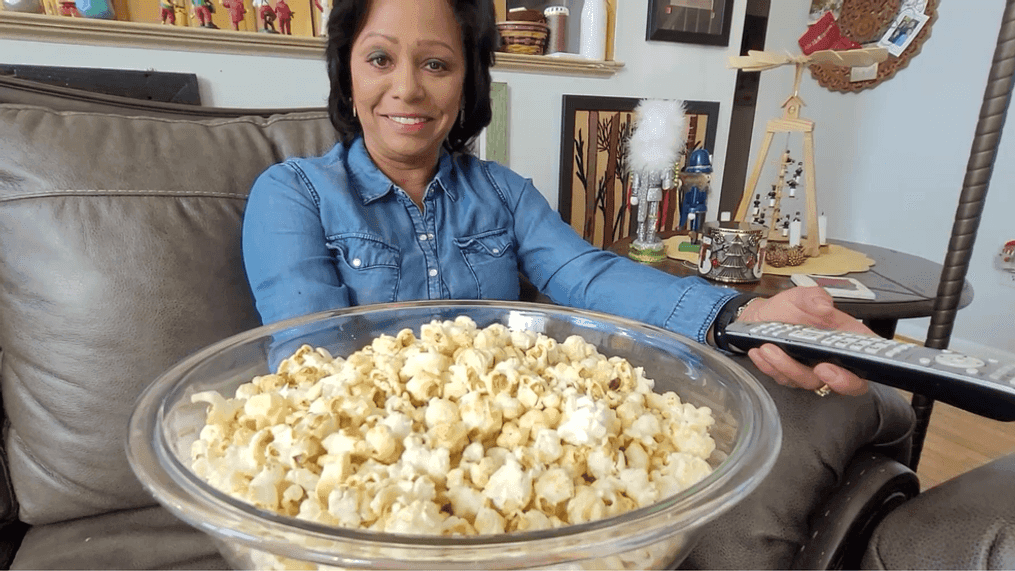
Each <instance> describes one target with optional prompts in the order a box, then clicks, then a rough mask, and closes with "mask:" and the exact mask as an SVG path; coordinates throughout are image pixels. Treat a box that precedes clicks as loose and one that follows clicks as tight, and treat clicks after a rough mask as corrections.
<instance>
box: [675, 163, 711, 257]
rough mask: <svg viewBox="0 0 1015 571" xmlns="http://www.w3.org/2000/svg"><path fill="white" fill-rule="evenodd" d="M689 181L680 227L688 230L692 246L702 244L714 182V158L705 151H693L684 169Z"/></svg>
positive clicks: (682, 204)
mask: <svg viewBox="0 0 1015 571" xmlns="http://www.w3.org/2000/svg"><path fill="white" fill-rule="evenodd" d="M684 173H686V176H687V179H686V180H685V183H686V185H687V186H685V188H686V190H685V191H684V198H683V200H682V201H681V202H680V227H681V228H686V229H687V232H688V235H689V236H690V237H691V243H692V244H699V243H700V242H701V225H702V223H704V222H705V213H706V212H707V211H708V192H709V190H710V184H711V182H712V156H711V155H710V154H708V151H706V150H705V149H695V150H694V151H691V154H690V156H689V157H688V158H687V166H686V167H684Z"/></svg>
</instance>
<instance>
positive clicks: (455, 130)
mask: <svg viewBox="0 0 1015 571" xmlns="http://www.w3.org/2000/svg"><path fill="white" fill-rule="evenodd" d="M447 1H448V2H450V3H451V8H452V10H453V11H454V14H455V20H457V21H458V26H459V28H461V30H462V47H463V48H464V52H465V85H464V88H463V91H462V97H463V99H464V107H463V111H464V115H463V119H464V120H461V121H459V120H456V121H455V123H454V126H453V127H451V132H450V133H448V138H447V140H445V141H444V147H445V148H447V150H448V151H450V152H461V151H465V150H466V148H467V147H468V145H469V143H470V142H471V141H472V139H474V138H475V137H476V135H478V134H479V132H480V131H482V130H483V129H484V128H485V127H486V126H487V125H489V124H490V118H491V117H492V116H493V112H492V110H491V108H490V83H491V79H490V67H492V66H493V58H494V52H495V51H496V50H497V45H498V43H499V41H500V34H499V32H498V31H497V24H496V22H495V17H494V9H493V2H492V0H447ZM370 4H371V0H334V5H333V7H332V9H331V15H330V16H329V17H328V45H327V47H326V49H325V59H326V62H327V66H328V79H329V81H330V83H331V91H330V93H329V94H328V117H329V118H330V119H331V124H332V125H334V127H335V130H336V131H338V137H339V139H340V140H341V141H342V143H344V144H345V145H348V144H349V143H351V142H352V141H353V139H355V138H356V137H357V136H358V135H359V134H360V133H361V132H362V130H363V129H362V127H361V126H360V124H359V121H358V120H357V119H356V118H355V117H353V114H352V75H351V73H350V72H349V66H350V63H351V57H352V56H351V54H352V44H353V42H354V41H355V40H356V34H357V32H359V30H360V28H361V27H362V25H363V21H364V20H365V19H366V16H367V13H368V12H369V10H370Z"/></svg>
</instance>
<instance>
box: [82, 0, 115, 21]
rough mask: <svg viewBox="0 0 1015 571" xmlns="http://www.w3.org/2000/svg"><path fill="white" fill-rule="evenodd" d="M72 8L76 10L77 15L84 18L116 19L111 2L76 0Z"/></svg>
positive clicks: (109, 0) (110, 0)
mask: <svg viewBox="0 0 1015 571" xmlns="http://www.w3.org/2000/svg"><path fill="white" fill-rule="evenodd" d="M74 7H75V8H77V12H78V15H80V16H84V17H85V18H98V19H101V20H115V19H116V11H114V10H113V2H112V0H76V1H75V2H74Z"/></svg>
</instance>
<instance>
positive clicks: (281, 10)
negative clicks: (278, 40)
mask: <svg viewBox="0 0 1015 571" xmlns="http://www.w3.org/2000/svg"><path fill="white" fill-rule="evenodd" d="M275 14H276V15H277V16H278V31H279V33H281V34H285V35H287V36H291V35H292V33H293V32H292V28H291V27H290V22H292V19H293V11H292V8H290V7H289V4H286V1H285V0H278V2H275Z"/></svg>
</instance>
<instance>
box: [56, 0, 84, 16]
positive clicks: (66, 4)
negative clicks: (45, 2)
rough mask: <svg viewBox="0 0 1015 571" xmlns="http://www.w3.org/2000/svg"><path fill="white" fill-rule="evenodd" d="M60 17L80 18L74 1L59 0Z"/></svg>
mask: <svg viewBox="0 0 1015 571" xmlns="http://www.w3.org/2000/svg"><path fill="white" fill-rule="evenodd" d="M60 15H61V16H68V17H71V18H80V17H81V13H80V12H78V7H77V5H75V3H74V0H60Z"/></svg>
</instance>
